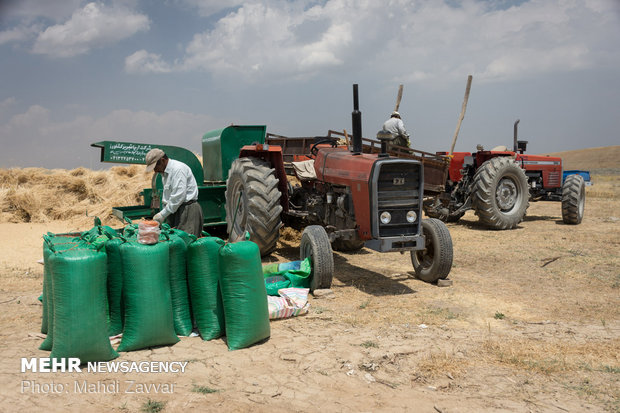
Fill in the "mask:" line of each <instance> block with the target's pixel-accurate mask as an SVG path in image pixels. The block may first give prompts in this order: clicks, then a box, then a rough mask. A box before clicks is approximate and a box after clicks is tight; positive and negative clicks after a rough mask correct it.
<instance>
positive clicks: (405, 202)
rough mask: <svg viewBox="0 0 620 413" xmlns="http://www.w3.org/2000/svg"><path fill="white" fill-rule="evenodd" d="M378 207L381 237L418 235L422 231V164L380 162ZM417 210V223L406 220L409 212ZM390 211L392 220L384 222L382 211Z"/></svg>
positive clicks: (376, 214) (377, 214)
mask: <svg viewBox="0 0 620 413" xmlns="http://www.w3.org/2000/svg"><path fill="white" fill-rule="evenodd" d="M377 167H378V168H379V170H378V174H379V175H378V178H377V181H376V188H377V195H376V200H377V202H376V204H375V205H376V210H375V211H374V213H375V217H376V219H377V225H378V230H379V237H395V236H403V235H416V234H418V232H419V225H420V218H421V217H420V215H421V205H422V203H421V197H422V179H421V178H422V172H421V171H422V167H421V165H420V164H419V163H417V162H414V161H403V160H400V161H393V162H386V161H384V162H377ZM409 211H414V212H415V213H416V215H417V217H418V218H417V219H416V221H415V222H413V223H410V222H407V212H409ZM383 212H389V213H390V215H391V216H392V220H391V221H390V223H389V224H383V223H382V222H381V220H380V219H379V217H380V215H381V213H383Z"/></svg>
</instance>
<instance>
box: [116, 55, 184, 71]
mask: <svg viewBox="0 0 620 413" xmlns="http://www.w3.org/2000/svg"><path fill="white" fill-rule="evenodd" d="M125 71H127V72H128V73H168V72H170V71H172V68H171V67H170V65H169V64H168V63H166V62H165V61H164V60H163V59H162V58H161V55H157V54H154V53H149V52H147V51H146V50H138V51H137V52H135V53H134V54H132V55H130V56H127V57H126V58H125Z"/></svg>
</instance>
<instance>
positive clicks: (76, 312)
mask: <svg viewBox="0 0 620 413" xmlns="http://www.w3.org/2000/svg"><path fill="white" fill-rule="evenodd" d="M48 262H49V265H50V273H51V276H52V279H53V282H52V299H53V302H54V321H53V345H52V353H51V354H50V358H53V359H61V358H70V357H77V358H79V359H80V361H81V362H82V363H86V362H89V361H108V360H112V359H114V358H116V357H118V353H117V352H115V351H114V349H113V348H112V346H111V344H110V340H109V338H108V309H107V296H106V282H107V256H106V253H105V251H104V250H103V249H102V250H93V249H90V248H84V247H81V246H79V245H78V247H76V248H73V249H69V250H67V251H64V252H56V253H53V254H50V255H49V257H48Z"/></svg>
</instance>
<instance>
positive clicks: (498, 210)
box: [472, 157, 530, 229]
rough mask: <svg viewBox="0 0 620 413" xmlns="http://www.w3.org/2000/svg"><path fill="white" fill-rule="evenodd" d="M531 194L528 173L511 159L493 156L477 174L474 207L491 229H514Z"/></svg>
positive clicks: (473, 198) (483, 222) (473, 197)
mask: <svg viewBox="0 0 620 413" xmlns="http://www.w3.org/2000/svg"><path fill="white" fill-rule="evenodd" d="M529 196H530V193H529V187H528V184H527V176H526V175H525V172H524V171H523V169H521V168H520V167H519V165H517V164H516V163H515V162H514V161H513V160H512V158H507V157H497V158H491V159H489V160H488V161H486V162H485V163H483V164H482V165H481V166H480V168H478V170H477V171H476V174H475V175H474V183H473V190H472V208H473V209H474V211H475V212H476V215H478V218H479V219H480V222H482V224H484V225H485V226H487V227H490V228H492V229H511V228H515V227H516V226H517V225H518V224H519V222H521V221H522V220H523V217H524V216H525V211H526V210H527V207H528V206H529Z"/></svg>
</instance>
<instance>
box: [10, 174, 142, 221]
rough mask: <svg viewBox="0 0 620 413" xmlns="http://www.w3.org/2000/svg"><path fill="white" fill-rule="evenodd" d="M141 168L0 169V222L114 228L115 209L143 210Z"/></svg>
mask: <svg viewBox="0 0 620 413" xmlns="http://www.w3.org/2000/svg"><path fill="white" fill-rule="evenodd" d="M143 171H144V166H141V165H129V166H115V167H112V168H111V169H109V170H105V171H93V170H90V169H86V168H77V169H73V170H65V169H52V170H50V169H43V168H23V169H20V168H15V169H0V222H14V223H20V222H49V221H52V220H63V221H64V220H72V221H75V222H76V223H87V222H90V223H92V221H93V216H98V217H100V218H101V220H102V221H103V223H104V224H109V225H111V224H118V223H119V221H118V220H117V219H116V218H114V217H113V216H112V214H111V212H112V207H113V206H128V205H137V204H142V202H143V201H142V197H141V195H140V192H141V191H142V190H143V189H144V188H147V187H150V185H151V175H150V174H145V173H144V172H143Z"/></svg>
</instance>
